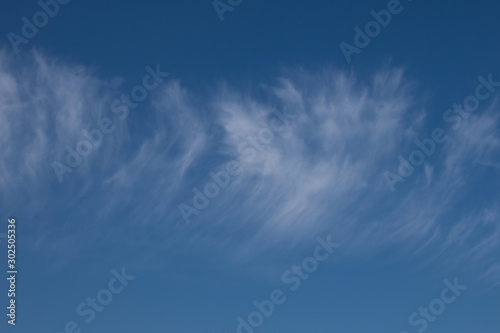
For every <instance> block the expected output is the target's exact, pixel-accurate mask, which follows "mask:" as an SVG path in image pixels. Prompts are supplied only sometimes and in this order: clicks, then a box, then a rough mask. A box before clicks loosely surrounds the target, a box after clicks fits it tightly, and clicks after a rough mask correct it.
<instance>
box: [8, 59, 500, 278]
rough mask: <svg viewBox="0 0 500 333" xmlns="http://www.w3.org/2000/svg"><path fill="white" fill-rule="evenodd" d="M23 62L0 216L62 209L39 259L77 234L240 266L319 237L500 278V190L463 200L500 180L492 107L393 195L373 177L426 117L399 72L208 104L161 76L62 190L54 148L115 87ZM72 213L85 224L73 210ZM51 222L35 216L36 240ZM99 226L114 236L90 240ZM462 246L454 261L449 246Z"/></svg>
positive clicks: (74, 70)
mask: <svg viewBox="0 0 500 333" xmlns="http://www.w3.org/2000/svg"><path fill="white" fill-rule="evenodd" d="M25 59H28V60H23V61H26V64H20V63H18V61H19V60H13V58H12V57H11V56H10V55H9V54H7V53H5V52H3V53H1V54H0V71H1V74H2V75H0V78H1V79H0V100H1V103H0V126H1V129H2V131H3V133H4V135H3V136H2V138H1V139H0V146H1V148H2V151H3V152H4V155H3V156H2V160H1V162H0V171H1V172H0V184H1V189H2V190H1V191H2V193H1V194H2V208H5V207H7V206H8V205H11V204H14V205H17V206H22V204H23V203H24V200H25V198H26V194H27V193H28V194H29V195H32V196H34V197H36V198H39V199H38V200H40V202H39V204H38V205H36V204H33V208H34V211H35V212H36V211H37V210H38V211H41V210H42V206H43V204H46V205H47V206H45V207H44V208H43V209H45V210H49V211H50V210H55V209H56V206H57V207H60V206H63V207H66V209H65V210H63V211H62V212H60V214H61V216H60V218H61V219H66V222H65V223H64V228H63V230H61V231H51V232H48V231H44V232H41V231H40V232H39V235H43V236H37V241H36V242H33V243H34V244H36V245H35V246H37V247H38V248H47V249H51V250H50V251H57V250H59V249H58V248H52V247H49V246H45V245H47V243H48V242H50V241H51V240H53V238H54V237H55V235H57V237H59V240H60V241H59V242H58V244H60V245H58V246H69V244H71V246H72V247H73V248H76V249H78V248H79V247H78V245H77V244H78V242H79V240H78V239H77V237H75V235H76V233H77V232H78V234H79V235H80V236H82V235H85V237H83V236H82V237H83V238H82V239H87V240H88V239H92V240H93V241H94V242H95V244H100V243H99V242H100V241H102V242H103V243H104V242H107V243H128V244H129V245H131V246H136V247H142V248H147V247H156V248H158V247H159V245H158V243H154V242H155V241H159V242H161V243H162V244H168V245H165V247H170V248H176V249H177V250H179V249H184V250H186V251H200V250H202V249H207V248H211V249H212V250H213V249H219V250H228V249H230V250H231V251H230V252H231V254H232V256H233V257H234V258H238V259H239V260H247V259H250V258H253V257H255V256H259V255H261V254H263V253H266V254H269V250H271V249H274V250H276V251H274V252H273V253H274V254H275V255H279V253H280V252H278V249H280V250H279V251H286V250H288V249H290V248H293V247H296V246H300V245H303V244H304V243H305V242H307V241H309V240H311V239H312V238H313V237H314V236H315V235H317V234H318V233H319V232H322V231H324V230H328V231H329V232H331V233H332V234H334V235H336V239H341V240H342V243H343V244H346V246H345V247H346V252H352V253H361V254H363V253H370V252H372V251H374V250H377V249H382V248H385V247H388V246H391V247H398V248H399V249H402V250H408V251H409V252H413V253H417V255H418V253H420V252H422V251H429V250H430V249H438V252H437V253H440V255H443V256H452V257H455V258H456V257H460V258H465V259H467V260H470V262H471V263H472V262H474V261H478V260H477V259H478V258H482V259H483V260H484V261H482V263H483V264H484V267H486V268H488V269H487V270H485V271H487V272H488V273H487V275H489V276H490V277H491V276H492V275H497V274H499V270H498V267H497V266H495V265H497V264H496V263H493V262H490V261H488V258H489V256H491V254H492V253H494V251H498V248H499V242H498V237H499V230H500V228H499V224H498V216H499V214H498V209H497V206H496V202H497V201H498V193H497V191H494V190H493V189H492V188H485V189H484V191H483V196H482V198H481V199H482V200H481V203H478V202H476V201H475V200H474V198H471V196H470V193H469V192H470V191H474V190H477V180H478V179H481V180H482V181H483V182H484V181H485V180H487V177H488V176H487V175H486V174H484V173H483V171H484V170H485V168H488V169H489V170H490V171H491V173H490V175H498V174H497V172H498V168H497V167H495V165H498V162H499V161H498V159H497V157H496V156H498V149H499V142H500V141H499V136H498V130H497V129H498V117H497V116H496V113H495V110H496V109H497V106H496V102H495V101H493V103H492V104H490V106H489V107H488V108H486V109H483V110H478V111H476V113H475V114H473V115H472V116H471V117H470V119H469V120H468V121H467V123H465V124H464V126H463V128H462V129H461V130H460V131H457V132H456V133H455V134H454V137H453V138H449V139H448V141H447V143H446V144H445V145H444V146H443V148H442V149H441V151H440V152H437V153H436V154H435V158H433V159H431V160H429V161H428V163H427V165H426V167H425V169H424V170H421V171H420V172H416V174H415V176H414V177H413V178H412V179H411V181H409V182H408V183H406V184H405V188H404V189H403V190H401V191H399V192H398V193H397V194H393V193H391V192H390V191H387V188H386V184H385V180H384V178H383V177H382V176H381V174H382V172H383V170H386V169H387V168H388V166H391V167H392V166H394V165H396V164H397V162H398V161H397V159H396V158H395V156H396V157H397V156H398V154H399V153H400V152H401V151H402V150H404V149H406V148H407V147H409V146H410V145H411V144H412V142H413V141H414V140H415V139H416V138H418V137H419V136H420V135H422V133H423V134H425V133H427V131H426V129H427V127H428V118H429V115H431V114H432V113H433V112H434V111H429V110H428V109H430V108H429V107H428V106H425V107H424V105H423V104H424V103H423V98H420V97H419V96H420V95H421V93H420V92H419V89H418V88H417V85H416V84H415V83H414V82H413V81H412V80H411V79H409V78H408V77H406V76H405V73H404V70H402V69H400V68H388V67H386V68H383V69H381V70H379V71H378V72H377V73H375V74H374V75H373V76H372V78H371V79H368V80H360V79H357V78H356V76H355V75H354V74H348V73H344V72H337V71H335V70H332V69H328V68H325V69H322V70H318V71H316V72H311V71H308V70H305V69H295V70H288V71H284V72H283V74H282V75H281V76H280V77H277V78H274V79H272V80H269V82H264V83H263V84H262V85H260V86H259V87H258V88H257V89H256V90H254V91H250V92H249V91H242V90H240V89H237V88H233V87H231V86H229V85H227V84H220V85H219V86H215V87H214V88H213V90H212V91H211V93H210V94H209V95H208V97H200V95H198V94H196V93H194V92H192V91H190V90H189V88H187V87H184V86H183V84H182V83H181V82H179V81H176V80H173V79H169V80H168V82H166V83H165V84H164V85H163V86H162V87H161V88H159V89H158V90H157V91H155V93H154V94H153V95H152V96H151V101H150V102H148V103H146V104H144V106H143V109H142V110H141V111H140V113H139V111H137V113H136V114H131V115H130V117H129V119H127V121H126V122H123V123H122V124H121V125H120V126H121V127H120V128H119V129H118V130H117V131H115V133H113V136H112V138H110V140H109V141H108V142H107V143H106V144H104V145H103V146H102V147H101V148H100V150H99V152H98V153H96V154H95V155H94V156H93V157H92V158H90V159H89V160H88V161H87V162H86V163H85V164H84V165H83V166H82V167H81V168H79V169H78V170H75V177H72V179H71V181H69V182H68V184H66V183H64V185H59V183H58V182H57V179H56V178H55V176H54V175H53V173H52V170H50V161H52V160H53V159H54V158H55V157H56V156H58V155H60V154H61V151H62V150H63V149H64V145H62V146H61V144H60V143H61V142H64V143H66V142H74V141H75V140H76V139H77V138H78V135H79V133H80V132H81V131H82V130H83V129H88V128H89V126H91V125H92V124H94V123H95V121H96V119H99V118H100V117H102V116H104V115H105V114H107V112H108V111H107V108H108V107H109V103H110V101H111V100H112V99H113V98H115V96H116V95H117V94H118V95H119V94H120V93H121V92H120V90H121V89H122V87H121V86H122V85H123V80H121V79H117V78H112V79H109V80H107V79H102V78H99V77H98V75H97V74H96V73H95V72H94V71H92V70H91V69H88V68H84V67H82V66H78V65H67V64H64V63H63V62H62V61H61V60H58V61H56V60H51V59H50V57H47V56H43V55H40V54H37V53H33V54H32V55H31V57H29V58H25ZM21 65H22V66H25V68H26V69H19V68H21ZM26 66H27V67H26ZM16 68H18V69H16ZM426 103H428V102H427V101H426ZM284 108H286V109H287V112H289V113H291V114H294V115H297V120H296V121H293V122H291V123H290V126H288V127H287V128H286V130H285V131H283V132H282V133H280V135H279V136H277V137H276V138H275V140H274V141H273V142H272V144H270V145H267V146H265V147H263V148H262V151H260V152H259V154H258V155H256V157H255V158H254V159H252V160H251V161H249V162H248V163H245V165H244V169H243V172H242V174H241V175H240V176H238V178H237V179H236V180H235V181H234V182H232V184H231V186H229V187H228V188H226V189H225V190H224V193H221V195H219V196H218V197H217V198H216V200H214V201H213V203H212V204H211V205H210V207H209V208H208V209H207V211H206V212H205V213H204V214H203V215H202V216H200V217H199V220H198V221H197V222H196V223H195V224H194V225H192V226H189V227H187V226H185V225H184V224H183V223H182V222H180V221H181V217H180V214H179V213H178V210H177V205H178V203H179V202H180V201H187V200H189V199H190V198H191V196H192V192H191V190H192V188H193V187H194V186H196V185H197V184H200V183H203V182H206V180H207V179H208V172H210V171H212V170H214V169H217V167H218V166H219V165H221V164H223V163H225V162H227V161H229V160H231V159H236V158H241V151H240V149H239V146H240V144H241V142H242V141H244V140H246V139H247V138H248V136H249V135H254V134H255V132H256V131H258V130H259V129H260V128H262V126H265V124H266V121H267V120H268V117H269V115H270V114H272V110H273V109H279V110H283V109H284ZM435 112H438V111H435ZM441 113H442V112H441ZM108 116H109V115H108ZM494 182H498V179H496V180H492V181H491V182H487V181H486V184H491V185H493V184H494ZM57 186H62V187H57ZM47 198H51V199H54V200H55V199H57V200H58V203H57V205H56V204H55V203H54V200H50V203H49V201H48V200H47ZM76 207H77V208H78V209H88V210H89V211H88V214H86V215H85V217H83V215H79V214H78V213H74V212H73V211H72V210H71V209H75V208H76ZM83 207H85V208H83ZM478 212H479V213H480V214H479V215H477V213H478ZM464 216H476V217H477V218H476V219H474V220H473V221H472V222H471V221H470V218H464ZM69 217H71V219H68V218H69ZM50 223H54V222H49V221H42V222H41V226H39V228H40V229H38V230H41V228H43V226H47V225H50ZM103 224H106V225H107V226H108V227H109V230H111V232H109V233H104V234H103V233H101V232H99V230H101V229H100V227H101V226H102V225H103ZM144 226H148V228H147V230H149V231H150V232H149V231H148V232H145V233H144V234H143V237H142V238H137V237H135V233H136V229H135V228H136V227H144ZM466 226H467V227H466ZM149 235H151V236H149ZM473 235H474V236H473ZM471 237H473V238H471ZM63 239H68V240H71V241H68V242H64V241H63ZM132 239H133V241H131V240H132ZM160 239H161V241H160ZM255 244H259V245H258V246H256V245H255ZM457 244H461V245H460V247H459V248H458V247H457V248H456V250H455V251H454V252H453V253H449V252H450V251H447V250H446V249H447V248H454V247H455V246H457ZM276 245H279V246H276ZM82 246H83V245H82ZM347 248H350V249H349V250H347ZM75 251H77V250H75ZM435 258H436V260H438V259H440V258H441V257H439V255H436V256H435ZM495 267H496V268H495Z"/></svg>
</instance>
